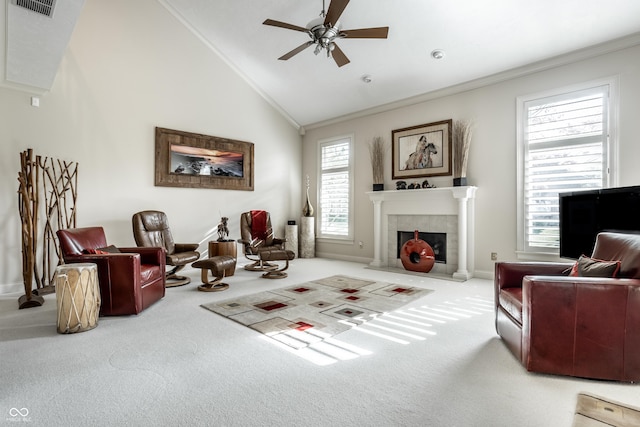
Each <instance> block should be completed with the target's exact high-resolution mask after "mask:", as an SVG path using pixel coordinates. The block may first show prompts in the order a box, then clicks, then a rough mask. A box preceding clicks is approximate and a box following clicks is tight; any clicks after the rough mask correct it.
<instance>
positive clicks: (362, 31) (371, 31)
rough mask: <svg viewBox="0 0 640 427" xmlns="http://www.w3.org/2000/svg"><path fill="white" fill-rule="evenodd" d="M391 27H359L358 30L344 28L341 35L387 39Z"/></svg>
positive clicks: (351, 37) (354, 37) (352, 37)
mask: <svg viewBox="0 0 640 427" xmlns="http://www.w3.org/2000/svg"><path fill="white" fill-rule="evenodd" d="M388 34H389V27H377V28H359V29H357V30H343V31H340V35H341V36H344V37H345V38H349V39H386V38H387V35H388Z"/></svg>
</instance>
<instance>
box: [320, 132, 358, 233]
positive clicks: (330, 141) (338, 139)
mask: <svg viewBox="0 0 640 427" xmlns="http://www.w3.org/2000/svg"><path fill="white" fill-rule="evenodd" d="M354 140H355V138H354V134H346V135H340V136H335V137H330V138H324V139H320V140H318V142H317V146H318V156H317V159H318V162H317V171H318V173H317V177H316V178H317V181H316V182H317V195H318V199H317V200H318V209H317V217H318V221H317V223H316V240H318V241H320V242H327V243H343V244H353V242H354V225H353V223H354V221H353V213H354V188H355V186H354V180H355V176H354V163H355V162H354ZM345 141H347V142H348V145H349V164H348V166H347V167H346V171H347V172H348V175H349V197H348V209H349V212H348V215H347V217H348V219H347V224H348V225H347V227H348V234H347V235H346V236H343V235H338V234H329V233H323V231H322V175H323V171H322V149H323V147H326V146H330V145H337V144H341V143H344V142H345Z"/></svg>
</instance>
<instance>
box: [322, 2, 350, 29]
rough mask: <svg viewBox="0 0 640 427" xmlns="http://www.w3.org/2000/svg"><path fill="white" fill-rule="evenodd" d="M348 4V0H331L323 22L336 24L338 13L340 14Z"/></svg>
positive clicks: (338, 17)
mask: <svg viewBox="0 0 640 427" xmlns="http://www.w3.org/2000/svg"><path fill="white" fill-rule="evenodd" d="M348 4H349V0H333V1H332V2H331V4H330V5H329V10H328V11H327V16H326V17H325V18H324V24H325V25H327V24H331V25H332V26H334V25H336V22H338V19H340V15H342V12H343V11H344V8H345V7H347V5H348Z"/></svg>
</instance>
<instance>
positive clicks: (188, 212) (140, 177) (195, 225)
mask: <svg viewBox="0 0 640 427" xmlns="http://www.w3.org/2000/svg"><path fill="white" fill-rule="evenodd" d="M30 96H31V95H30V94H27V93H24V92H18V91H15V90H12V89H3V88H0V141H1V144H0V165H1V166H0V176H1V177H2V179H1V180H0V200H2V204H1V205H0V213H1V215H2V221H0V232H1V235H2V239H0V292H3V291H4V292H8V291H18V290H21V289H22V284H21V283H22V271H21V262H22V261H21V245H20V218H19V215H18V208H17V188H18V182H17V176H18V171H19V169H20V161H19V153H20V152H22V151H24V150H26V149H27V148H33V149H34V152H35V154H40V155H43V156H49V157H53V158H57V159H62V160H67V161H75V162H78V163H79V175H80V179H79V196H78V212H77V215H78V224H77V225H78V226H87V225H102V226H104V228H105V231H106V234H107V238H108V240H109V243H112V244H116V245H133V244H134V242H133V235H132V231H131V215H132V214H133V213H135V212H137V211H140V210H144V209H159V210H163V211H165V212H166V213H167V215H168V217H169V222H170V225H171V228H172V231H173V234H174V238H175V239H176V241H179V242H203V243H202V245H201V250H205V249H206V246H207V245H206V241H207V240H208V239H207V236H208V235H209V234H210V233H211V231H212V228H215V226H216V225H217V224H218V222H219V219H220V216H221V215H222V216H228V217H230V223H229V225H230V231H231V233H230V237H231V238H238V237H239V224H238V222H239V215H240V213H241V212H243V211H246V210H249V209H266V210H269V211H270V212H271V216H272V219H273V221H274V226H275V227H276V231H277V234H278V235H282V236H284V225H285V224H286V221H287V219H292V218H297V217H299V216H300V208H301V202H300V200H301V193H300V192H301V187H302V180H301V168H300V159H301V143H300V136H299V135H298V131H297V130H296V129H295V128H294V127H293V126H292V125H291V124H290V123H289V122H288V121H287V120H285V119H284V118H283V117H282V116H281V115H280V114H279V113H278V112H277V111H276V110H275V109H273V108H272V107H271V106H270V105H269V104H268V103H267V102H266V101H265V100H264V99H263V98H262V97H261V96H260V95H259V94H257V93H256V92H255V91H254V90H253V89H252V88H251V87H250V86H249V85H248V84H247V83H246V82H245V81H244V80H242V79H241V78H240V77H238V75H236V74H235V73H234V72H233V71H232V70H231V69H230V68H229V67H228V66H227V65H226V64H225V63H224V62H223V61H222V60H221V59H219V58H218V57H217V56H216V55H215V54H214V53H213V52H212V51H211V50H210V49H209V48H208V47H206V46H205V45H204V44H203V43H202V42H201V41H200V40H198V39H197V38H196V37H195V36H194V35H193V34H192V33H191V32H190V31H189V30H187V29H186V28H185V27H184V26H183V25H182V24H180V23H179V22H178V21H177V20H176V19H175V18H174V17H173V16H172V15H170V13H169V12H168V11H167V10H166V9H165V8H164V7H163V6H161V5H160V4H159V3H158V2H157V1H155V0H136V1H130V0H109V1H101V0H88V1H87V2H86V4H85V6H84V9H83V11H82V14H81V17H80V20H79V22H78V24H77V26H76V28H75V30H74V33H73V36H72V39H71V42H70V45H69V48H68V50H67V52H66V55H65V57H64V59H63V61H62V64H61V67H60V70H59V72H58V75H57V77H56V80H55V83H54V86H53V88H52V90H51V91H50V92H49V93H47V94H46V95H44V96H42V97H41V100H40V101H41V106H40V107H39V108H35V107H31V106H30ZM156 126H159V127H165V128H169V129H177V130H182V131H187V132H196V133H203V134H208V135H214V136H219V137H225V138H230V139H237V140H242V141H249V142H253V143H254V144H255V163H256V166H255V191H252V192H249V191H230V190H215V189H196V188H193V189H192V188H167V187H155V186H154V130H155V127H156ZM214 234H215V231H214ZM216 237H217V236H216Z"/></svg>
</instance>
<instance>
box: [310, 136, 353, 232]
mask: <svg viewBox="0 0 640 427" xmlns="http://www.w3.org/2000/svg"><path fill="white" fill-rule="evenodd" d="M319 147H320V155H319V159H320V165H319V168H318V170H319V175H320V176H319V179H318V182H319V186H320V188H319V192H318V194H319V200H318V218H319V227H318V229H319V232H318V237H319V238H329V239H341V240H350V239H352V238H353V225H352V218H351V216H352V209H351V206H352V200H353V194H352V193H353V178H352V177H353V166H352V165H353V160H352V155H353V149H352V137H350V136H348V137H340V138H335V139H329V140H323V141H320V143H319Z"/></svg>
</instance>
